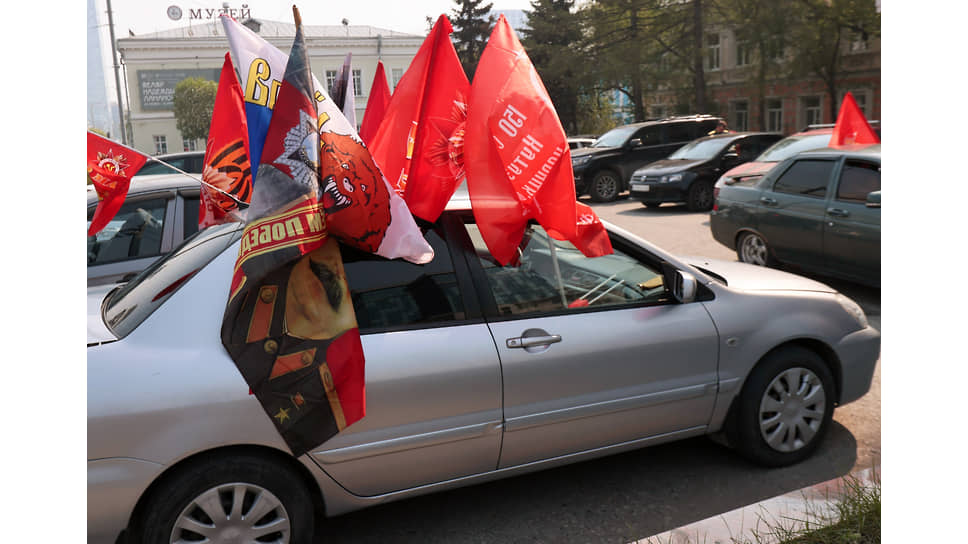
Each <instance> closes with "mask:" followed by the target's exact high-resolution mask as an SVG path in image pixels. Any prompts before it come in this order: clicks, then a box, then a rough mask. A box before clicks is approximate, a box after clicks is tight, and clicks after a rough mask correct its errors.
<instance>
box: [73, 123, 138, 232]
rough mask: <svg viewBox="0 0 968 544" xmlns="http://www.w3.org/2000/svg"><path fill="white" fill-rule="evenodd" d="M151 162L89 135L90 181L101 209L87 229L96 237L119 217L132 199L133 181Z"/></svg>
mask: <svg viewBox="0 0 968 544" xmlns="http://www.w3.org/2000/svg"><path fill="white" fill-rule="evenodd" d="M147 161H148V156H147V155H144V154H143V153H139V152H138V151H135V150H134V149H131V148H130V147H126V146H124V145H121V144H119V143H118V142H112V141H111V140H108V139H107V138H103V137H101V136H98V135H97V134H95V133H93V132H91V131H88V132H87V177H88V178H90V180H91V183H93V184H94V189H95V190H96V191H97V199H98V202H97V208H96V209H95V210H94V216H93V217H91V224H90V225H89V226H88V227H87V235H88V236H94V235H95V234H97V233H98V232H99V231H100V230H101V229H103V228H104V227H105V225H107V224H108V223H109V222H110V221H111V220H112V219H114V216H115V215H117V213H118V210H119V209H120V208H121V205H122V204H124V198H125V197H126V196H127V195H128V187H129V186H130V185H131V177H132V176H134V175H135V174H136V173H137V172H138V170H141V167H142V166H144V165H145V162H147Z"/></svg>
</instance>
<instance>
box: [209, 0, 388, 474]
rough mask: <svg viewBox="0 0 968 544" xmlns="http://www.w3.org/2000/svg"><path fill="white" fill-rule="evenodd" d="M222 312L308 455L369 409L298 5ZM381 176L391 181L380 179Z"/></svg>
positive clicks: (254, 383)
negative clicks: (326, 197) (331, 220)
mask: <svg viewBox="0 0 968 544" xmlns="http://www.w3.org/2000/svg"><path fill="white" fill-rule="evenodd" d="M293 12H294V15H296V37H295V40H294V42H293V46H292V52H291V54H290V55H289V60H288V63H287V64H286V70H285V75H284V77H283V81H282V84H281V86H280V88H279V95H278V98H277V100H276V105H275V108H274V110H273V114H272V118H271V120H270V121H269V127H268V130H267V132H266V139H265V146H264V147H263V149H262V156H261V160H260V164H259V170H258V173H257V176H256V178H257V180H258V182H257V183H255V185H254V187H253V190H252V198H251V204H250V205H249V208H248V212H247V215H246V226H245V230H244V231H243V234H242V242H241V247H240V249H239V255H238V257H237V260H236V265H235V271H234V274H233V277H232V283H231V287H230V291H229V301H228V304H227V306H226V309H225V314H224V317H223V319H222V330H221V337H222V344H223V345H224V346H225V349H226V350H227V351H228V352H229V354H230V355H231V356H232V359H233V360H234V361H235V364H236V366H237V367H238V369H239V371H240V373H241V374H242V376H243V377H244V378H245V380H246V383H247V384H248V386H249V387H250V388H251V390H252V392H253V393H254V394H255V396H256V398H257V399H258V400H259V403H260V404H261V405H262V407H263V409H264V410H265V412H266V414H268V415H269V416H270V418H271V419H272V421H273V423H274V424H275V426H276V429H277V430H278V431H279V433H280V434H281V436H282V438H283V439H284V440H285V441H286V444H287V445H288V446H289V448H290V449H291V450H292V452H293V455H296V456H299V455H302V454H303V453H306V452H307V451H309V450H310V449H312V448H314V447H316V446H318V445H319V444H322V443H323V442H325V441H326V440H328V439H329V438H330V437H332V436H333V435H335V434H336V433H338V432H339V431H342V430H343V429H345V428H346V427H347V426H349V425H352V424H353V423H354V422H355V421H357V420H359V419H360V418H362V417H363V416H364V414H365V409H366V408H365V378H364V359H363V348H362V343H361V339H360V333H359V328H358V326H357V322H356V314H355V312H354V311H353V302H352V300H351V298H350V293H349V289H348V287H347V283H346V275H345V271H344V268H343V263H342V259H341V257H340V251H339V244H338V243H337V241H336V238H335V237H333V236H329V229H328V225H327V218H326V215H325V212H324V211H323V209H324V204H323V202H321V201H320V200H319V196H318V195H320V180H319V178H320V166H319V163H320V156H319V155H320V135H319V132H318V126H317V120H318V118H317V110H316V100H315V91H314V87H313V80H312V74H311V73H310V68H309V59H308V57H307V55H306V45H305V40H304V38H303V31H302V25H301V24H300V20H299V17H298V11H296V8H295V7H293ZM381 181H382V180H381Z"/></svg>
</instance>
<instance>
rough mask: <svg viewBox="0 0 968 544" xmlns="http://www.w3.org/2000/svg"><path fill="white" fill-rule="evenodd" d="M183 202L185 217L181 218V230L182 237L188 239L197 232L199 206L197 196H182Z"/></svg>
mask: <svg viewBox="0 0 968 544" xmlns="http://www.w3.org/2000/svg"><path fill="white" fill-rule="evenodd" d="M182 199H183V200H184V202H185V215H184V217H182V222H183V223H182V228H183V229H184V231H183V232H184V236H185V238H188V237H189V236H191V235H192V234H195V233H196V232H198V207H199V206H200V202H199V197H198V195H194V196H183V197H182Z"/></svg>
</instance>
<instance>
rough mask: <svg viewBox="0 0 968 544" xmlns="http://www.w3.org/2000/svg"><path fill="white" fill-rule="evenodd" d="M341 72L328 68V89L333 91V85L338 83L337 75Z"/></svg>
mask: <svg viewBox="0 0 968 544" xmlns="http://www.w3.org/2000/svg"><path fill="white" fill-rule="evenodd" d="M338 75H339V72H337V71H336V70H326V90H327V91H332V89H333V87H334V86H335V85H336V77H337V76H338Z"/></svg>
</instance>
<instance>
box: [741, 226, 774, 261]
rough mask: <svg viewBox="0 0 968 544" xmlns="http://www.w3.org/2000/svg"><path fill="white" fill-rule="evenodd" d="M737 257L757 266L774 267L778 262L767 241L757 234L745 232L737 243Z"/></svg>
mask: <svg viewBox="0 0 968 544" xmlns="http://www.w3.org/2000/svg"><path fill="white" fill-rule="evenodd" d="M736 255H737V256H738V257H739V260H740V261H742V262H744V263H749V264H755V265H757V266H773V265H774V264H776V261H775V260H774V259H773V255H772V253H771V252H770V246H769V245H767V243H766V240H764V239H763V237H762V236H760V235H759V234H756V233H755V232H744V233H743V234H742V235H741V236H740V237H739V241H738V242H736Z"/></svg>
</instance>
